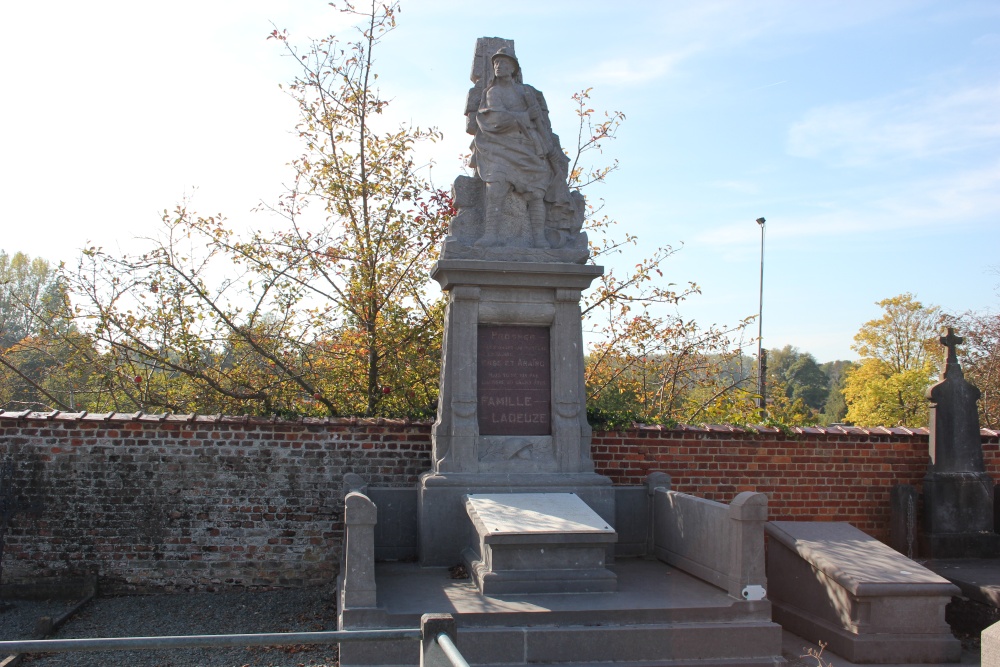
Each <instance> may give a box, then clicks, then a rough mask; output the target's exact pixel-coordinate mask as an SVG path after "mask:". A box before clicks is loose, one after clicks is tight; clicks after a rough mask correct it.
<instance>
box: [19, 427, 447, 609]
mask: <svg viewBox="0 0 1000 667" xmlns="http://www.w3.org/2000/svg"><path fill="white" fill-rule="evenodd" d="M4 416H8V417H9V413H8V414H7V415H5V414H0V456H2V459H3V460H5V461H7V460H9V461H12V462H13V463H14V466H15V477H14V483H13V484H12V485H11V487H12V488H13V489H14V490H16V492H17V494H18V496H19V499H20V501H21V503H22V504H30V503H33V502H34V503H40V505H41V511H40V512H39V513H38V514H37V515H33V514H32V513H30V512H23V513H21V514H18V515H17V516H16V517H15V518H14V520H13V522H12V526H11V529H10V531H9V532H8V534H7V537H6V544H5V555H4V560H3V565H4V579H5V581H11V580H19V579H28V578H36V577H45V576H65V575H70V574H73V575H76V574H83V573H97V574H98V575H99V576H100V577H101V579H102V584H103V585H105V586H106V587H108V588H110V589H112V590H143V589H158V588H163V589H168V590H169V589H188V588H212V587H226V586H265V585H278V586H305V585H312V584H319V583H326V582H329V581H331V580H332V579H333V577H334V576H335V574H336V570H337V566H338V563H339V558H340V544H341V540H342V536H343V524H342V510H343V504H342V502H341V500H340V494H341V491H340V481H341V479H342V478H343V475H344V473H347V472H356V473H358V474H360V475H362V476H364V477H365V478H366V479H368V480H370V481H371V483H373V484H379V485H399V484H412V483H413V482H414V480H415V479H416V476H417V475H418V474H419V473H421V472H423V471H424V470H426V469H427V468H428V466H429V465H430V429H429V427H428V425H427V424H418V425H413V424H407V423H382V424H377V423H374V422H373V423H364V422H361V423H358V422H357V421H356V420H355V421H354V422H353V423H352V422H351V421H338V422H335V423H330V422H328V421H324V420H315V421H310V422H308V423H294V422H277V423H272V422H270V421H258V420H243V419H242V418H222V419H216V418H211V417H197V418H193V419H192V418H186V417H170V418H167V419H163V420H161V419H160V418H158V417H140V418H138V419H129V418H122V419H119V418H117V416H115V417H114V418H110V419H109V418H108V416H106V415H87V416H84V417H83V418H80V417H79V416H75V415H60V416H57V417H56V418H54V419H50V420H39V419H30V418H21V419H10V418H7V419H4ZM2 497H3V496H2V491H0V498H2Z"/></svg>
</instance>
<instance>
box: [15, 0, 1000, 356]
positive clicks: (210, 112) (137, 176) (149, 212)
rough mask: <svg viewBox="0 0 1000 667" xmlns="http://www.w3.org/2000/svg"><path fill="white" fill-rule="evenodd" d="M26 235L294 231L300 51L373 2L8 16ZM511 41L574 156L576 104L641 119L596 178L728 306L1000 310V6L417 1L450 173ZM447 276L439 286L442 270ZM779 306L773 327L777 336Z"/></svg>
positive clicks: (767, 331) (736, 313) (826, 319)
mask: <svg viewBox="0 0 1000 667" xmlns="http://www.w3.org/2000/svg"><path fill="white" fill-rule="evenodd" d="M0 22H2V24H3V25H4V26H5V28H6V29H5V36H4V39H3V40H0V58H2V62H3V63H4V65H3V66H2V67H0V87H2V88H0V89H2V90H3V93H4V95H3V96H4V102H3V104H0V250H4V251H6V252H8V253H13V252H17V251H21V252H26V253H28V254H30V255H32V256H38V257H43V258H45V259H48V260H50V261H52V262H59V261H65V262H67V263H69V264H73V263H74V262H75V261H76V258H77V256H78V255H79V252H80V249H82V248H85V247H88V246H100V247H103V248H105V249H106V250H118V249H121V250H122V251H124V252H133V251H136V250H137V249H141V248H142V247H143V241H142V239H143V238H148V237H151V236H155V235H156V233H157V229H158V225H159V224H160V223H159V221H160V215H161V214H162V212H163V210H164V209H172V208H173V207H174V206H175V205H176V204H178V203H179V202H180V201H182V200H184V199H189V200H190V201H191V207H192V208H193V209H195V210H197V211H198V212H200V213H202V214H215V213H222V214H223V215H225V216H226V218H227V219H228V221H229V224H231V225H232V226H233V227H234V228H236V229H248V228H256V227H261V226H267V225H273V224H276V221H275V220H274V219H273V218H269V217H268V214H267V213H266V212H254V209H255V208H257V207H258V205H259V204H260V203H262V202H263V203H268V202H274V201H275V200H276V199H277V197H278V196H280V195H281V193H282V192H283V184H284V183H287V182H288V181H289V176H290V171H289V168H288V167H287V163H288V162H289V161H290V160H291V159H293V158H294V157H295V156H296V155H297V154H298V152H299V150H300V147H299V145H298V143H297V139H296V137H295V136H294V132H293V129H294V125H295V122H296V119H297V117H296V109H295V106H294V103H293V102H292V101H291V100H290V99H289V98H288V96H287V95H286V94H285V93H284V92H283V91H282V90H281V89H280V88H279V84H281V83H282V82H287V81H289V80H291V78H292V76H293V75H294V73H295V64H294V61H292V60H291V59H289V58H287V57H282V53H281V48H280V45H279V44H278V43H276V41H275V40H267V39H266V38H267V35H268V34H269V33H270V32H271V31H272V30H273V29H274V28H275V27H278V28H283V29H287V30H288V33H289V37H290V39H291V40H292V41H293V42H299V43H304V42H305V41H306V40H307V39H309V38H320V37H323V36H325V35H327V34H331V33H332V34H336V35H338V36H340V37H343V38H345V39H352V38H353V35H352V33H351V30H352V28H351V22H350V20H349V19H348V17H345V16H344V15H342V14H340V13H338V12H336V11H335V10H334V9H331V8H330V7H329V6H328V5H327V3H326V2H319V1H315V0H239V1H230V0H172V1H171V2H169V3H149V2H135V1H134V0H129V1H123V2H104V1H101V0H94V1H93V2H87V3H81V2H78V1H75V0H74V1H73V2H68V1H65V0H55V1H53V2H46V3H29V2H22V3H6V4H5V5H4V6H3V8H2V9H0ZM483 36H498V37H505V38H508V39H513V40H514V42H515V48H516V51H517V55H518V58H519V59H520V63H521V67H522V71H523V74H524V80H525V82H526V83H529V84H531V85H532V86H534V87H535V88H537V89H539V90H541V91H542V92H543V93H544V95H545V98H546V101H547V103H548V106H549V108H550V115H551V118H552V124H553V129H554V130H555V131H556V132H557V133H559V134H560V135H561V136H562V137H563V145H564V148H566V147H572V144H573V138H574V136H575V134H576V130H577V121H576V115H575V108H574V105H573V102H572V100H571V96H572V95H573V94H574V93H575V92H578V91H580V90H584V89H587V88H590V89H591V93H590V94H591V103H592V106H593V107H594V108H595V109H596V110H598V111H599V112H600V111H604V110H608V111H612V110H615V111H621V112H623V113H624V114H625V117H626V120H625V122H624V124H623V125H622V127H621V129H620V131H619V133H618V135H617V138H616V139H615V140H613V141H610V142H607V143H606V144H605V145H604V147H603V154H601V155H599V156H596V159H597V160H598V162H599V163H600V162H601V161H603V162H605V163H611V162H613V161H614V160H617V161H618V164H619V168H618V169H617V170H616V171H615V172H614V173H612V174H611V176H610V177H609V179H608V181H607V182H606V183H604V184H601V185H599V186H595V187H593V188H590V189H589V190H588V191H587V192H586V194H587V196H588V197H589V198H590V199H591V200H592V201H595V200H597V199H602V200H603V201H604V211H605V212H606V213H608V214H609V215H610V216H612V217H613V218H614V219H615V220H616V221H617V223H618V225H617V230H619V232H620V233H631V234H635V235H636V236H637V237H638V238H639V241H640V243H639V247H638V248H636V249H635V250H634V251H630V252H626V253H624V254H623V255H621V256H620V257H617V258H611V260H609V261H607V262H605V263H606V265H607V266H608V268H611V269H614V270H616V271H623V270H627V269H628V267H629V266H630V265H632V264H634V263H635V262H636V261H638V259H639V258H640V257H641V256H642V255H643V254H648V253H649V251H650V250H651V249H652V248H655V247H659V246H671V247H674V248H677V249H678V252H676V253H675V254H674V255H672V256H671V257H670V258H669V259H668V260H667V261H665V262H664V263H663V264H662V265H661V267H660V269H661V270H662V272H663V276H664V277H663V281H664V282H674V283H677V284H679V285H685V284H687V283H688V282H694V283H697V285H698V286H699V287H700V289H701V293H700V294H698V295H694V296H692V297H690V298H689V299H688V300H686V301H685V302H684V303H683V304H681V306H680V313H681V314H682V315H683V316H684V317H685V318H693V319H695V320H697V321H698V322H699V323H701V324H702V325H708V324H712V323H716V324H720V325H726V324H732V323H735V322H736V321H738V320H741V319H743V318H745V317H748V316H752V315H755V314H757V312H758V306H759V303H758V298H759V294H760V292H759V289H760V285H759V282H758V281H759V279H760V264H761V229H760V227H759V226H758V225H757V224H756V222H755V220H756V218H759V217H765V218H766V219H767V224H766V238H765V243H764V278H763V327H762V329H763V338H764V346H765V347H768V348H774V347H783V346H785V345H792V346H795V347H797V348H799V349H800V350H802V351H806V352H811V353H812V354H813V355H814V356H815V357H816V358H817V359H818V360H819V361H821V362H822V361H830V360H833V359H851V358H856V356H857V355H856V354H855V353H854V352H853V351H852V350H851V347H850V346H851V344H852V342H853V336H854V334H855V333H856V332H857V330H858V328H859V327H860V326H861V325H862V324H863V323H864V322H866V321H868V320H870V319H873V318H876V317H878V316H879V315H880V309H879V308H878V306H877V305H876V302H877V301H879V300H882V299H885V298H889V297H892V296H895V295H898V294H901V293H904V292H910V293H912V294H913V295H914V296H915V297H916V298H917V299H919V300H920V301H921V302H923V303H924V304H928V305H929V304H934V305H938V306H941V307H942V308H943V309H944V310H945V311H947V312H952V313H961V312H963V311H966V310H978V311H983V310H991V311H995V310H996V309H997V306H998V305H1000V304H998V298H1000V293H998V290H997V287H998V285H1000V253H998V249H1000V3H997V2H995V1H994V0H987V1H983V2H974V1H965V0H950V1H947V2H921V1H919V0H909V1H906V2H894V1H893V0H880V1H879V2H867V1H861V0H835V1H829V2H827V1H824V0H810V1H808V2H804V1H799V0H795V1H793V0H767V1H764V0H733V1H726V0H691V1H688V0H683V1H681V0H655V1H654V0H650V1H648V2H647V1H642V0H634V1H632V0H623V1H622V2H618V3H608V2H606V1H603V2H592V1H590V0H575V1H573V2H564V1H562V0H546V1H545V2H539V1H538V0H534V1H522V0H509V1H507V2H504V3H478V2H468V0H409V1H404V3H403V4H402V6H401V11H400V13H399V15H398V24H397V27H396V29H395V30H394V31H393V32H392V33H390V34H389V35H388V36H387V37H386V38H385V39H384V41H383V42H382V44H380V45H379V47H378V49H379V50H378V51H377V52H376V58H377V63H376V68H377V70H378V72H379V85H380V88H381V91H382V94H383V96H384V97H386V98H387V99H389V100H391V104H390V107H389V111H388V112H387V114H388V119H389V120H391V121H392V122H409V123H413V124H415V125H418V126H420V127H429V126H435V127H437V128H438V129H439V130H440V131H441V132H443V133H444V139H443V140H442V141H441V142H438V143H437V144H434V145H433V146H432V147H431V148H430V149H422V150H423V151H424V152H423V153H422V154H421V156H420V157H421V160H422V161H424V162H427V163H429V164H430V165H431V166H429V167H428V168H429V173H430V175H431V177H432V178H433V180H434V182H435V183H436V184H437V185H439V186H441V187H448V185H449V184H450V183H451V181H452V180H453V179H454V177H455V176H457V175H459V174H461V173H463V166H462V162H461V159H460V156H461V155H463V154H464V153H466V152H467V147H468V143H469V139H470V138H469V136H468V135H466V134H465V118H464V116H463V111H464V106H465V97H466V94H467V91H468V88H469V87H470V85H471V83H470V81H469V71H470V69H471V61H472V56H473V52H474V47H475V41H476V38H478V37H483ZM428 282H429V284H430V279H428ZM756 327H757V325H756V323H755V324H754V325H753V329H754V331H753V333H754V334H755V333H756Z"/></svg>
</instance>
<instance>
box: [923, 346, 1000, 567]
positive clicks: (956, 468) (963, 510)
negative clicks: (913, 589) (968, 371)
mask: <svg viewBox="0 0 1000 667" xmlns="http://www.w3.org/2000/svg"><path fill="white" fill-rule="evenodd" d="M940 340H941V344H942V345H944V346H945V347H946V348H947V350H948V352H947V356H946V359H945V365H944V369H943V371H942V373H941V381H940V382H938V383H937V384H935V385H933V386H931V387H930V388H929V389H928V390H927V399H928V400H929V401H930V403H931V407H930V410H931V414H930V445H929V448H930V464H929V465H928V466H927V474H926V475H925V476H924V485H923V494H924V513H923V528H924V534H923V536H922V539H921V554H922V555H923V556H925V557H929V558H934V559H941V558H995V557H997V556H1000V535H997V534H996V533H995V532H994V530H993V479H992V478H991V477H990V475H989V473H987V472H986V466H985V464H984V462H983V444H982V438H981V436H980V430H979V412H978V410H977V409H976V402H977V401H978V400H979V397H980V392H979V389H978V388H977V387H976V386H975V385H973V384H971V383H969V382H968V381H967V380H966V379H965V374H964V373H963V372H962V366H961V364H960V363H959V362H958V355H957V353H956V351H955V348H956V346H958V345H959V344H961V343H963V342H964V339H963V338H961V337H960V336H956V335H955V330H954V329H952V328H951V327H949V328H948V335H947V336H942V337H941V339H940Z"/></svg>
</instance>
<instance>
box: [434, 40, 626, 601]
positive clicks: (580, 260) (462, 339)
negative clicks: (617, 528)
mask: <svg viewBox="0 0 1000 667" xmlns="http://www.w3.org/2000/svg"><path fill="white" fill-rule="evenodd" d="M472 82H473V87H472V89H471V90H470V91H469V96H468V102H467V104H466V109H465V113H466V118H467V123H466V129H467V131H468V132H469V133H470V134H472V135H473V142H472V158H471V162H470V166H471V167H472V168H473V169H474V171H475V175H474V176H460V177H459V178H458V179H456V181H455V185H454V197H455V201H456V205H457V208H458V214H457V215H456V216H455V217H454V219H453V220H452V224H451V229H450V230H449V234H448V236H447V238H446V239H445V241H444V244H443V247H442V250H441V257H440V260H439V261H438V263H437V264H436V265H435V267H434V269H433V270H432V273H431V276H432V277H433V278H434V279H435V280H437V281H438V282H439V283H440V285H441V288H442V289H443V290H444V291H445V292H447V293H448V302H447V308H446V312H445V331H444V342H443V346H442V367H441V379H440V397H439V402H438V414H437V420H436V422H435V424H434V428H433V436H432V438H433V457H432V458H433V461H432V468H431V470H430V471H429V472H427V473H426V474H424V475H423V476H421V478H420V482H419V487H418V493H419V500H418V503H419V504H418V510H419V517H420V562H421V564H423V565H425V566H451V565H454V564H456V563H458V562H459V561H460V559H462V558H463V555H462V554H463V551H465V552H466V555H465V559H466V562H467V564H468V565H469V566H470V567H472V568H473V570H476V571H481V574H482V577H483V578H482V579H480V580H479V583H480V584H482V583H483V582H485V581H492V580H498V581H500V580H503V581H508V580H509V578H510V576H513V575H511V573H509V572H508V573H502V572H499V571H490V570H489V562H490V561H494V560H495V561H496V562H499V560H501V559H500V558H499V554H500V553H508V554H509V553H513V552H511V551H510V548H512V547H510V545H511V544H513V543H514V542H516V543H518V544H520V546H519V547H518V548H519V549H522V553H526V551H524V550H525V549H526V550H530V549H532V548H535V547H537V548H543V547H541V546H539V545H538V544H535V542H533V540H534V538H532V537H530V535H519V536H516V537H515V536H509V535H508V536H507V537H506V538H501V537H500V536H499V535H496V534H494V535H478V536H477V535H473V534H470V530H473V531H474V530H475V527H477V526H478V527H479V528H480V529H483V530H485V528H484V526H488V525H493V524H492V523H491V521H493V518H495V516H496V511H497V510H496V508H493V509H490V510H487V508H486V505H484V504H482V503H485V502H486V501H485V500H476V499H475V498H473V499H472V500H470V499H469V498H468V496H470V495H472V496H477V495H479V494H499V493H503V494H528V495H531V494H542V493H544V494H562V495H560V498H559V500H558V502H548V500H554V498H550V499H548V500H546V499H545V498H537V497H536V498H534V500H532V499H531V498H521V499H520V500H519V501H518V502H517V503H514V505H511V506H510V507H508V510H509V511H515V510H514V509H511V507H514V506H515V505H516V506H517V510H516V511H518V512H521V513H523V514H524V516H528V515H529V514H531V512H534V511H535V510H537V509H538V508H539V507H540V506H545V505H551V507H567V508H568V507H570V505H574V504H575V505H574V509H573V510H572V512H574V516H575V517H576V520H575V521H571V522H569V523H572V524H573V525H577V526H583V527H584V528H585V529H581V530H583V532H586V533H588V534H587V536H585V537H583V536H581V535H578V534H574V535H573V536H571V537H568V536H567V535H569V534H568V533H567V534H564V535H563V537H564V538H565V539H568V540H569V541H574V540H583V541H584V542H587V544H589V545H590V546H589V547H588V548H589V549H590V551H588V558H589V559H590V562H591V565H592V566H593V567H589V570H588V572H578V573H577V575H580V576H581V577H582V578H584V579H586V578H588V577H591V578H593V577H596V578H597V579H600V578H601V576H603V575H602V573H601V571H602V569H603V562H598V561H600V560H601V559H600V558H598V557H597V556H596V555H595V554H597V552H598V551H599V552H601V554H603V553H605V552H606V551H607V553H609V554H610V553H612V552H611V551H610V548H608V547H607V545H608V544H609V543H611V542H613V539H614V538H613V532H614V531H613V530H612V529H610V528H609V527H610V526H611V525H613V523H612V522H613V520H614V491H613V489H612V487H611V482H610V480H609V479H607V478H606V477H603V476H600V475H597V474H595V473H594V464H593V461H592V460H591V457H590V435H591V433H590V427H589V426H588V424H587V414H586V393H585V388H584V374H583V371H584V368H583V332H582V328H581V311H580V295H581V291H582V290H584V289H587V288H588V287H589V286H590V284H591V282H592V281H593V280H594V279H595V278H597V277H598V276H600V275H601V274H602V272H603V269H602V267H599V266H594V265H589V264H586V263H585V262H586V261H587V259H588V257H589V246H588V244H587V235H586V233H585V232H583V231H581V227H582V225H583V211H584V202H583V197H582V195H580V194H579V193H578V192H570V190H569V187H568V184H567V169H568V159H567V158H566V156H565V154H564V153H563V151H562V148H561V146H560V144H559V137H558V136H556V135H555V134H554V133H553V132H552V127H551V123H550V121H549V117H548V108H547V106H546V104H545V98H544V97H543V96H542V94H541V93H540V92H539V91H538V90H536V89H534V88H532V87H531V86H529V85H527V84H525V83H524V78H523V76H522V70H521V65H520V62H519V61H518V59H517V56H516V54H515V52H514V43H513V42H512V41H510V40H506V39H500V38H482V39H479V40H478V41H477V43H476V53H475V57H474V61H473V67H472ZM521 501H524V502H521ZM525 503H527V504H525ZM491 507H492V506H491ZM531 508H534V509H531ZM567 511H569V510H567ZM586 512H590V513H591V514H592V516H589V517H588V518H585V519H584V518H581V517H583V514H584V513H586ZM531 515H532V516H537V513H536V514H531ZM501 523H502V522H501ZM569 523H566V522H564V521H561V520H560V518H559V517H556V518H555V519H553V522H552V525H562V526H566V525H569ZM505 525H506V524H505ZM494 527H497V526H494ZM498 530H499V528H498ZM560 530H561V529H560ZM529 532H530V531H529ZM536 532H537V531H536ZM542 532H543V533H544V532H545V531H542ZM609 533H610V534H611V535H612V537H609V536H608V534H609ZM552 539H553V538H552V536H551V535H548V536H547V537H544V538H543V541H544V540H548V541H550V542H551V541H552ZM501 542H502V543H504V544H505V545H507V546H506V547H504V548H503V549H501V547H500V546H499V545H500V543H501ZM550 551H551V550H550ZM505 558H506V557H505ZM511 558H514V559H515V560H516V559H517V556H511ZM557 560H558V559H557ZM574 576H576V575H574ZM539 577H540V578H542V579H544V578H545V575H544V574H539V575H538V577H536V579H538V578H539ZM577 578H579V577H577ZM506 585H507V584H504V586H506ZM510 585H512V586H514V587H515V588H516V587H517V584H510ZM535 585H537V581H536V582H535V584H532V586H535ZM557 588H558V587H557ZM553 590H556V589H553Z"/></svg>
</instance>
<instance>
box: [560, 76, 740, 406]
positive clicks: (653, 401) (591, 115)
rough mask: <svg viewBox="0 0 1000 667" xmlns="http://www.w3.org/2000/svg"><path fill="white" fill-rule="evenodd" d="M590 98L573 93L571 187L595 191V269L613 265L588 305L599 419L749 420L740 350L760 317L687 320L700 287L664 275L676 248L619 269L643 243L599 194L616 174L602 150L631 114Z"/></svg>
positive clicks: (593, 398) (589, 381) (591, 380)
mask: <svg viewBox="0 0 1000 667" xmlns="http://www.w3.org/2000/svg"><path fill="white" fill-rule="evenodd" d="M590 92H591V90H590V89H587V90H584V91H582V92H580V93H577V94H576V95H574V96H573V99H574V101H575V103H576V112H577V117H578V121H579V123H578V127H577V136H576V139H577V141H576V146H575V150H574V151H573V153H572V155H571V167H570V178H569V184H570V187H572V188H576V189H578V190H580V191H583V192H586V193H587V194H588V199H587V216H586V221H585V227H586V229H587V232H588V234H589V235H590V239H591V241H590V249H591V257H590V262H591V263H594V264H602V263H606V264H608V266H606V267H605V272H604V274H603V275H602V276H601V277H600V278H598V280H597V281H596V282H595V284H594V286H593V287H592V289H591V290H590V291H589V292H587V293H586V294H585V295H584V297H583V302H582V308H583V317H584V328H585V330H586V331H587V332H588V333H589V334H590V336H592V338H593V340H594V343H593V344H592V345H591V349H590V352H589V354H588V356H587V359H586V370H585V380H586V386H587V401H588V410H589V411H590V413H591V418H592V419H593V420H595V421H597V422H598V423H601V422H603V423H611V424H614V425H618V424H622V423H625V422H628V421H641V422H647V423H671V422H679V421H686V422H697V421H733V420H738V421H749V419H750V414H751V412H752V394H750V393H749V385H750V378H749V373H748V369H747V368H746V364H745V359H744V357H743V354H742V351H743V350H744V349H745V347H746V346H747V345H748V344H750V342H752V341H750V340H749V339H748V337H747V336H746V329H747V326H748V325H749V323H750V322H751V321H752V319H753V318H746V319H742V320H738V321H737V322H736V323H735V324H732V325H723V326H717V325H711V326H708V327H704V326H701V325H699V324H698V323H697V322H696V321H694V320H692V319H688V318H684V317H683V316H682V315H681V313H680V306H681V304H682V303H683V302H684V301H685V300H686V299H688V298H689V297H692V296H694V295H697V294H699V293H700V289H699V287H698V285H696V284H695V283H692V282H687V283H683V282H681V283H677V282H673V281H668V280H666V279H665V278H664V275H663V271H662V269H661V268H660V267H661V266H662V265H663V264H664V263H666V262H667V261H668V260H669V259H670V258H671V257H672V256H673V255H674V254H675V253H676V252H677V249H676V248H673V247H672V246H662V247H658V248H655V249H653V250H652V252H650V253H649V254H648V255H646V256H643V257H640V259H639V260H638V261H636V262H635V263H634V264H633V265H632V266H631V267H629V268H626V269H624V270H622V269H616V268H615V267H614V264H615V263H616V261H615V260H616V259H617V258H618V257H620V256H622V255H624V254H625V253H626V252H629V253H631V252H632V251H633V250H634V249H635V248H637V247H638V246H639V239H638V237H636V236H635V235H634V234H630V233H615V232H616V227H617V222H616V221H615V220H614V219H613V218H611V217H610V216H609V215H607V214H606V213H605V212H604V210H603V208H604V203H603V201H602V200H600V199H599V198H596V197H592V196H591V192H592V190H593V186H596V185H599V184H601V183H603V182H605V181H606V179H607V178H608V177H609V176H610V175H611V174H612V173H613V172H614V171H616V170H617V168H618V162H617V161H612V162H611V163H610V164H608V163H607V161H606V160H604V159H603V156H602V153H603V147H604V144H605V143H606V142H608V141H610V140H612V139H614V138H615V136H616V134H617V131H618V129H619V128H620V127H621V124H622V122H623V121H624V120H625V115H624V114H623V113H621V112H608V113H604V114H603V115H602V114H598V113H596V112H595V110H594V109H593V108H592V107H591V106H590V104H591V103H590ZM599 155H601V156H602V157H601V158H598V159H593V158H596V156H599Z"/></svg>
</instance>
